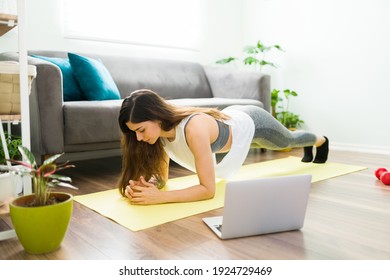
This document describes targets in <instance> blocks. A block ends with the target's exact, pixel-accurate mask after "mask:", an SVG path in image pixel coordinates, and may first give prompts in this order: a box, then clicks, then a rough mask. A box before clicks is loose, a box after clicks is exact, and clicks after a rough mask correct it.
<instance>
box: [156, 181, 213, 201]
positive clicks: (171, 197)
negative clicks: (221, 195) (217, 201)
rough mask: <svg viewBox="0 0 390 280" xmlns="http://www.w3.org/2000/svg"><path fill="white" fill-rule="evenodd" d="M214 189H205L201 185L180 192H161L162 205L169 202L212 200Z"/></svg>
mask: <svg viewBox="0 0 390 280" xmlns="http://www.w3.org/2000/svg"><path fill="white" fill-rule="evenodd" d="M214 194H215V189H214V188H211V189H209V188H207V187H205V186H203V185H195V186H192V187H188V188H185V189H181V190H173V191H162V192H161V199H162V203H169V202H191V201H199V200H206V199H210V198H213V197H214Z"/></svg>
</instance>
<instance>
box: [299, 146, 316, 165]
mask: <svg viewBox="0 0 390 280" xmlns="http://www.w3.org/2000/svg"><path fill="white" fill-rule="evenodd" d="M303 152H304V154H303V158H302V160H301V161H302V162H312V161H313V146H307V147H303Z"/></svg>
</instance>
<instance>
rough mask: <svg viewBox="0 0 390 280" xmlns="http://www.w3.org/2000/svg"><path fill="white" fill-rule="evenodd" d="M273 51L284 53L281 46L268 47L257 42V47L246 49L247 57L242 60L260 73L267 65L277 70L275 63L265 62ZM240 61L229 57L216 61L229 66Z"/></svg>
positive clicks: (247, 47) (244, 50)
mask: <svg viewBox="0 0 390 280" xmlns="http://www.w3.org/2000/svg"><path fill="white" fill-rule="evenodd" d="M273 49H276V50H279V51H283V49H282V48H281V47H280V46H279V45H269V46H266V45H264V44H263V43H262V42H261V41H257V44H256V45H255V46H246V47H244V49H243V52H244V53H245V54H246V56H245V57H244V58H243V59H242V62H243V63H244V64H245V65H254V67H255V70H259V71H261V70H262V68H263V66H266V65H268V66H271V67H275V68H277V67H278V66H277V65H276V64H275V63H273V62H270V61H266V60H265V56H266V54H267V53H268V52H269V51H271V50H273ZM239 59H240V58H238V57H227V58H223V59H220V60H218V61H216V63H217V64H227V63H230V62H232V61H236V60H239Z"/></svg>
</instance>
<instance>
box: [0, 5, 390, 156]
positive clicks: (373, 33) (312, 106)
mask: <svg viewBox="0 0 390 280" xmlns="http://www.w3.org/2000/svg"><path fill="white" fill-rule="evenodd" d="M201 1H203V0H201ZM26 3H27V10H28V14H27V16H28V18H27V23H28V31H29V34H28V36H27V44H28V48H29V49H53V50H67V51H74V52H91V51H92V52H95V53H115V54H125V55H131V56H141V57H158V58H170V59H180V60H181V59H182V60H190V61H199V62H201V63H205V64H209V63H214V61H215V60H217V59H220V58H223V57H226V56H228V55H239V54H240V51H241V49H242V47H243V46H244V45H248V44H254V43H256V41H257V40H259V39H260V40H262V41H264V43H269V44H280V45H281V46H282V47H283V48H284V49H285V50H286V52H285V53H274V54H271V55H270V56H269V58H270V59H271V60H273V61H275V62H277V63H278V64H280V68H279V69H276V70H272V69H269V70H268V73H270V74H271V75H272V87H273V88H281V89H283V88H290V89H294V90H296V91H297V92H298V93H299V97H298V98H296V99H295V100H294V101H293V103H292V109H293V110H294V111H296V112H297V113H299V114H300V115H301V117H302V118H303V119H304V120H305V123H306V124H305V128H306V129H309V130H311V131H313V132H317V133H322V134H325V135H327V136H329V138H330V139H331V141H332V146H333V147H335V148H337V147H338V148H343V149H355V150H370V151H374V152H375V151H379V152H384V153H388V154H390V128H389V124H388V120H389V119H390V118H389V116H390V113H389V111H388V110H387V108H388V107H389V105H388V104H390V94H389V91H390V79H389V78H388V77H387V75H388V74H390V71H389V70H390V69H389V68H390V56H389V55H388V50H389V49H390V48H389V47H390V46H389V45H390V39H389V36H388V27H389V26H390V18H389V17H388V13H389V12H390V2H388V1H386V0H355V1H353V0H339V1H337V0H328V1H325V0H296V1H290V0H208V1H206V0H205V1H204V3H205V4H204V14H203V17H204V24H203V26H202V29H203V43H202V47H201V49H200V51H198V52H193V51H185V50H178V49H169V48H158V47H147V46H139V45H125V44H114V43H107V42H105V43H104V42H94V41H83V40H72V39H65V38H63V36H62V29H63V25H62V24H63V20H62V19H63V14H62V10H61V8H62V0H34V1H26ZM86 16H87V15H86ZM156 24H158V23H156ZM14 50H17V30H14V31H11V32H9V33H7V34H6V35H5V36H3V37H0V52H3V51H14Z"/></svg>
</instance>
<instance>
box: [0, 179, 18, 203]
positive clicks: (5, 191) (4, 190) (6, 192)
mask: <svg viewBox="0 0 390 280" xmlns="http://www.w3.org/2000/svg"><path fill="white" fill-rule="evenodd" d="M15 193H16V191H15V188H14V184H13V181H12V174H11V173H9V172H7V173H2V174H0V206H1V205H3V204H4V203H5V202H7V201H8V200H9V199H10V198H11V197H13V196H15Z"/></svg>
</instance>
